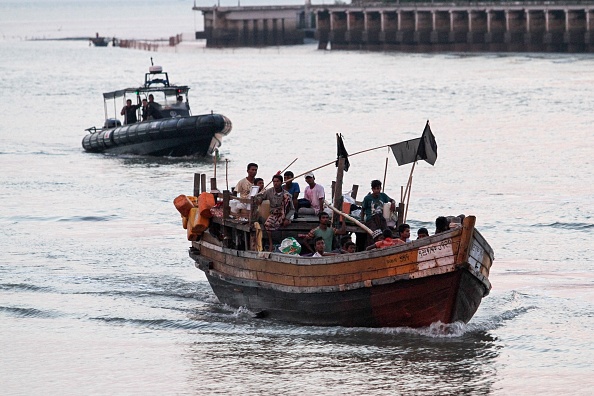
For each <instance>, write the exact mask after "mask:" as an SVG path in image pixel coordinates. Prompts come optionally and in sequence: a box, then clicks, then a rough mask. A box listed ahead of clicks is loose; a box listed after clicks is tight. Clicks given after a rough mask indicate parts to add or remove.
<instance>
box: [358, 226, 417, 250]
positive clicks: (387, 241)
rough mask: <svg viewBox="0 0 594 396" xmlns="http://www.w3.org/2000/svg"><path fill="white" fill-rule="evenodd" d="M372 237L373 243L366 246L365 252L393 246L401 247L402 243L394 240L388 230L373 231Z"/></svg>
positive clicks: (397, 239)
mask: <svg viewBox="0 0 594 396" xmlns="http://www.w3.org/2000/svg"><path fill="white" fill-rule="evenodd" d="M409 231H410V228H409ZM373 236H374V241H375V242H374V244H373V245H371V246H368V247H367V249H366V250H372V249H383V248H386V247H390V246H394V245H402V244H403V243H404V242H403V241H401V240H400V239H399V238H396V239H394V238H393V237H392V231H391V230H390V229H389V228H386V229H385V230H383V231H380V230H375V231H373Z"/></svg>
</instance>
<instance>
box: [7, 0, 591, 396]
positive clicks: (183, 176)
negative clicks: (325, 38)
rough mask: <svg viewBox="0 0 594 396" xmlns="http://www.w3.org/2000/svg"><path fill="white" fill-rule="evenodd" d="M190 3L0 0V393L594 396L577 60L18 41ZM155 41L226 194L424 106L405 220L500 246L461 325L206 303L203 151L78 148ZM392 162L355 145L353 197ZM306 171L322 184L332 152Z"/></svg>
mask: <svg viewBox="0 0 594 396" xmlns="http://www.w3.org/2000/svg"><path fill="white" fill-rule="evenodd" d="M74 4H76V6H74ZM147 4H148V5H149V6H150V7H147V6H146V5H147ZM141 5H142V6H141ZM192 5H193V4H192V3H191V2H188V1H168V2H165V1H145V2H140V1H128V2H125V3H123V4H120V3H119V2H117V3H116V2H111V1H104V2H95V1H88V2H87V1H84V2H83V1H80V2H68V1H63V2H61V1H60V2H57V1H52V2H49V1H35V2H33V1H27V2H17V1H12V2H7V1H0V7H1V11H2V13H1V15H2V19H1V20H0V29H1V32H0V34H1V35H2V36H3V37H4V39H3V40H1V41H0V72H1V74H2V78H0V92H2V98H1V99H0V104H1V108H2V110H3V114H2V122H1V123H0V351H1V355H0V356H1V358H0V391H1V393H2V394H7V395H41V394H43V395H46V394H52V395H58V394H59V395H64V394H66V395H80V394H144V395H147V394H155V395H157V394H159V395H161V394H175V395H189V394H241V395H245V394H253V395H256V394H258V395H262V394H266V395H276V394H287V395H302V394H323V395H337V394H341V395H342V394H347V395H361V394H374V395H375V394H377V395H380V394H386V395H388V394H390V395H393V394H416V395H435V394H442V395H446V394H448V395H449V394H469V395H471V394H472V395H473V394H481V395H482V394H494V395H509V394H549V395H557V394H573V395H587V394H591V392H592V388H593V386H594V379H593V374H594V369H593V364H594V347H593V344H592V342H591V337H592V336H591V334H592V332H593V331H594V307H593V302H594V275H593V273H594V262H593V259H592V254H593V251H592V246H594V164H593V160H592V157H593V155H594V145H593V144H592V141H591V137H592V132H591V125H592V122H593V117H592V108H593V99H592V90H593V88H594V75H593V74H592V70H594V57H593V56H592V55H571V54H570V55H560V54H545V55H543V54H498V53H491V54H461V53H448V54H401V53H370V52H357V51H354V52H333V51H319V50H317V49H316V46H315V44H314V45H304V46H295V47H278V48H277V47H275V48H266V49H248V48H245V49H205V48H201V47H200V43H192V45H190V44H187V45H186V46H181V47H179V49H178V51H177V52H173V51H168V52H165V51H163V52H145V51H139V50H126V49H120V48H112V47H108V48H96V47H89V45H88V43H87V42H85V41H28V40H25V39H24V38H25V37H38V38H40V37H46V38H47V37H54V38H55V37H60V35H61V34H60V33H56V32H57V31H56V30H55V29H54V27H55V26H58V24H59V25H60V26H61V31H62V32H63V37H80V36H85V35H86V36H92V35H94V33H95V32H96V31H98V32H100V33H101V34H103V35H117V36H120V37H124V38H126V37H130V38H143V37H149V38H158V37H163V36H165V37H167V36H169V35H175V34H178V33H180V32H184V31H186V30H190V31H191V30H192V29H193V26H192V24H193V19H194V16H193V15H192V11H191V7H192ZM151 7H152V9H157V10H159V13H158V14H154V13H152V12H149V11H147V10H148V9H149V8H151ZM166 9H167V10H170V12H169V13H165V12H164V10H166ZM59 10H63V12H58V11H59ZM66 11H68V12H66ZM58 14H63V18H60V17H59V15H58ZM94 15H95V16H97V17H99V16H100V17H101V18H100V23H99V22H97V21H94V20H93V18H92V17H93V16H94ZM122 15H134V16H135V18H137V20H136V22H134V23H132V21H130V25H126V24H125V23H123V22H122V21H121V20H120V19H118V18H119V17H120V16H122ZM44 16H45V17H44ZM110 16H113V18H111V17H110ZM169 18H174V19H175V18H178V22H179V23H178V24H177V25H176V24H173V23H169V21H170V19H169ZM182 18H187V19H185V20H186V21H188V22H187V23H185V22H184V23H182V22H181V21H182ZM15 21H16V22H18V23H15ZM163 21H167V22H168V23H162V22H163ZM182 25H183V26H182ZM103 26H110V27H113V29H112V30H110V29H104V28H102V27H103ZM56 29H57V28H56ZM118 29H119V30H118ZM153 34H154V35H153ZM194 44H195V45H194ZM151 57H152V58H153V60H154V62H155V64H159V65H162V66H163V68H164V69H165V70H166V71H168V72H169V73H170V78H171V80H172V81H173V82H175V83H180V84H187V85H189V86H190V87H191V90H190V101H191V106H192V110H193V113H194V114H201V113H206V112H210V111H211V110H212V111H214V112H217V113H221V114H224V115H226V116H227V117H229V118H230V119H231V121H232V122H233V130H232V132H231V134H230V135H229V136H227V137H226V138H225V139H224V140H223V146H222V147H221V158H220V160H219V162H218V163H217V167H216V172H217V181H218V185H219V187H222V188H227V187H230V186H234V185H235V183H236V182H237V181H238V180H239V179H240V178H241V177H244V176H245V166H246V164H247V163H249V162H256V163H258V164H259V165H260V167H259V173H258V175H259V176H262V177H263V178H264V179H265V180H268V179H270V177H271V176H272V175H273V174H274V173H275V172H276V171H277V170H279V169H283V168H284V167H285V166H287V165H288V164H289V163H291V162H292V161H293V160H295V159H297V160H296V161H295V163H294V164H293V165H292V166H291V170H292V171H293V172H295V173H296V174H298V173H302V172H305V171H307V170H310V169H312V168H314V167H316V166H319V165H322V164H324V163H328V162H331V161H332V160H333V159H335V156H336V144H335V141H336V140H335V139H336V138H335V136H336V134H337V133H341V134H342V135H343V136H344V143H345V146H346V148H347V150H348V151H349V152H350V153H354V152H357V151H361V150H364V149H368V148H372V147H378V146H382V145H387V144H392V143H396V142H399V141H402V140H406V139H412V138H416V137H419V136H420V134H421V132H422V131H423V128H424V126H425V123H426V121H427V120H429V121H430V125H431V128H432V130H433V133H434V135H435V137H436V140H437V144H438V159H437V162H436V164H435V166H431V165H429V164H427V163H424V162H420V163H418V164H417V166H416V167H415V171H414V173H413V184H412V193H411V203H410V208H409V211H408V220H407V221H408V222H409V224H410V225H411V227H412V232H413V236H414V235H415V234H416V230H417V229H418V228H420V227H426V228H428V229H429V230H430V232H433V230H434V220H435V218H436V217H437V216H439V215H458V214H461V213H464V214H466V215H471V214H472V215H475V216H476V217H477V227H478V229H479V230H480V232H481V233H482V234H483V235H484V236H485V238H486V239H487V240H488V241H489V242H490V244H491V246H492V247H493V249H494V251H495V262H494V264H493V268H492V271H491V274H490V281H491V282H492V284H493V289H492V291H491V293H490V295H489V296H487V297H486V298H485V299H484V300H483V302H482V304H481V306H480V308H479V310H478V311H477V313H476V315H475V316H474V318H473V319H472V320H471V321H470V322H469V323H468V324H465V325H464V324H454V325H449V326H440V325H439V324H436V325H434V326H431V327H428V328H422V329H408V328H395V329H366V328H362V329H349V328H336V327H333V328H324V327H304V326H296V325H289V324H285V323H280V322H274V321H269V320H261V319H255V318H253V316H252V314H251V313H250V312H249V311H246V310H244V309H233V308H230V307H228V306H225V305H222V304H220V303H219V302H218V300H217V298H216V296H215V295H214V294H213V292H212V290H211V288H210V286H209V285H208V282H207V281H206V278H205V276H204V274H203V273H202V272H201V271H199V270H197V269H196V268H195V267H194V263H193V261H192V260H191V259H190V258H189V257H188V247H189V246H190V243H189V242H188V241H187V240H186V233H185V230H183V228H182V225H181V219H180V216H179V214H178V213H177V211H176V210H175V208H174V206H173V203H172V201H173V199H174V198H175V197H176V196H177V195H179V194H182V193H185V194H191V192H192V182H193V174H194V172H205V173H208V174H209V175H214V170H215V169H214V163H213V160H212V159H197V158H181V159H173V158H146V157H135V156H116V157H114V156H106V155H101V154H88V153H85V152H83V150H82V147H81V140H82V137H83V136H84V134H85V131H84V129H85V128H88V127H91V126H100V125H102V123H103V119H104V109H103V101H102V96H101V94H102V92H107V91H111V90H114V89H120V88H124V87H128V86H136V85H139V84H141V83H142V81H143V73H145V72H146V71H147V70H148V67H149V66H150V58H151ZM391 155H392V154H391V153H390V152H389V151H388V149H387V148H383V149H380V150H377V151H372V152H369V153H365V154H360V155H357V156H353V157H351V158H350V162H351V169H350V170H349V171H348V172H347V173H346V174H345V180H344V182H345V192H346V191H348V190H349V189H350V185H352V184H357V185H359V186H360V187H359V196H358V197H359V199H361V198H362V197H363V194H365V193H366V192H367V191H368V190H369V189H370V186H369V183H370V181H371V180H373V179H380V180H382V181H383V180H384V172H385V171H386V167H385V165H386V159H387V160H388V167H387V174H386V179H385V180H386V183H385V184H386V190H385V191H386V193H387V194H388V195H390V196H392V197H393V198H395V199H399V198H400V186H402V185H404V184H406V181H407V180H408V177H409V174H410V170H411V166H410V165H408V166H402V167H398V166H397V165H396V162H395V160H394V158H393V157H392V156H391ZM315 175H316V181H317V182H319V183H320V184H322V185H323V186H324V187H325V188H326V189H327V191H328V190H329V188H330V184H331V181H332V180H333V178H334V175H335V168H334V167H332V166H329V167H325V168H322V169H320V170H317V171H315ZM297 181H298V182H299V183H300V184H301V186H302V188H303V187H305V183H304V181H303V179H302V178H301V179H298V180H297Z"/></svg>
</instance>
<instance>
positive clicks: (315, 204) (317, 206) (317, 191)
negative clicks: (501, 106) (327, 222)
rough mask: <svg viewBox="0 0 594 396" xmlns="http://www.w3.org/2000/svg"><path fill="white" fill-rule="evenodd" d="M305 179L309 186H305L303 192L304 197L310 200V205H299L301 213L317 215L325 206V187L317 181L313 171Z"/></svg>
mask: <svg viewBox="0 0 594 396" xmlns="http://www.w3.org/2000/svg"><path fill="white" fill-rule="evenodd" d="M305 181H306V182H307V187H305V191H304V192H303V198H305V199H306V200H307V201H308V202H309V205H310V207H299V208H298V210H299V213H301V214H316V215H317V214H319V213H320V212H321V211H322V209H323V208H324V198H325V197H326V193H325V192H324V187H322V185H321V184H317V183H316V178H315V176H314V174H313V172H309V173H308V174H306V175H305Z"/></svg>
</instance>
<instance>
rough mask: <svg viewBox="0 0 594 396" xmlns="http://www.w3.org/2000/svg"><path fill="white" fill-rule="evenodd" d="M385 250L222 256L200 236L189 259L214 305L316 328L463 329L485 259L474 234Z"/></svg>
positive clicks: (486, 267)
mask: <svg viewBox="0 0 594 396" xmlns="http://www.w3.org/2000/svg"><path fill="white" fill-rule="evenodd" d="M474 221H475V220H474V217H473V216H471V217H470V218H468V219H467V220H465V224H464V226H463V227H462V228H461V229H457V230H451V231H447V232H444V233H441V234H438V235H434V236H431V237H428V238H423V239H422V240H416V241H413V242H410V243H406V244H404V245H398V246H394V247H389V248H385V249H375V250H372V251H367V252H359V253H352V254H341V255H335V256H327V257H322V258H307V257H300V256H291V255H285V254H280V253H268V252H254V251H241V250H235V249H229V248H225V247H223V245H222V242H221V241H220V240H219V239H218V238H216V237H215V236H213V235H211V234H210V233H209V232H206V233H205V234H204V235H203V236H202V239H201V240H200V241H197V242H194V243H193V247H192V249H191V250H190V257H192V258H193V259H194V260H195V261H196V266H197V267H198V268H199V269H201V270H202V271H204V272H205V274H206V277H207V279H208V281H209V283H210V284H211V287H212V289H213V291H214V293H215V294H216V296H217V297H218V298H219V300H220V301H221V302H222V303H225V304H227V305H229V306H232V307H246V308H248V309H249V310H251V311H252V312H254V313H256V314H258V316H261V317H270V318H275V319H279V320H283V321H287V322H293V323H298V324H304V325H319V326H348V327H351V326H353V327H402V326H406V327H424V326H429V325H430V324H431V323H435V322H441V323H453V322H457V321H460V322H464V323H467V322H468V321H469V320H470V319H471V318H472V316H473V315H474V314H475V312H476V310H477V309H478V307H479V305H480V303H481V301H482V298H483V297H484V296H486V295H487V294H488V293H489V291H490V289H491V284H490V282H489V280H488V275H489V271H490V268H491V265H492V262H493V260H494V256H493V251H492V249H491V248H490V246H489V245H488V243H487V242H486V240H485V239H484V238H483V237H482V235H481V234H480V233H479V232H478V231H476V230H475V229H474Z"/></svg>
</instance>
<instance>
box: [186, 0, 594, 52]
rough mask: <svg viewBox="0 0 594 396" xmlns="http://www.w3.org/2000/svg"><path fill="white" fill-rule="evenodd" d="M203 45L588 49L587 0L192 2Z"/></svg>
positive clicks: (592, 28) (591, 10)
mask: <svg viewBox="0 0 594 396" xmlns="http://www.w3.org/2000/svg"><path fill="white" fill-rule="evenodd" d="M194 10H197V11H202V13H203V15H204V23H205V31H204V32H197V38H206V40H207V46H209V47H217V46H223V47H226V46H267V45H290V44H300V43H303V41H304V38H305V37H308V36H312V37H315V38H316V39H317V40H318V42H319V48H320V49H332V50H372V51H389V50H393V51H410V52H440V51H456V52H459V51H462V52H476V51H489V52H570V53H579V52H594V1H580V0H575V1H570V2H564V3H557V2H513V3H512V2H509V3H501V2H472V3H470V2H463V3H462V2H459V3H430V2H426V3H420V2H415V3H401V4H392V5H390V6H387V5H377V4H376V3H364V6H363V5H358V6H357V5H314V6H312V5H310V4H309V3H307V2H306V4H305V5H300V6H278V7H276V6H270V7H210V8H200V7H194Z"/></svg>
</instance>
